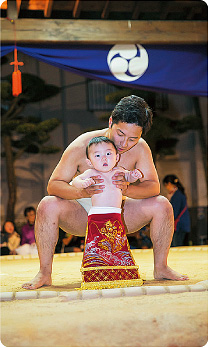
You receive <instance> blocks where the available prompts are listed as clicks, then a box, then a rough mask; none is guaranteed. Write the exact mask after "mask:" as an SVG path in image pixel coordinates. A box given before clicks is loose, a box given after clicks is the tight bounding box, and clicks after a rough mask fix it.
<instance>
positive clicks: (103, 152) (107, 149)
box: [89, 143, 119, 173]
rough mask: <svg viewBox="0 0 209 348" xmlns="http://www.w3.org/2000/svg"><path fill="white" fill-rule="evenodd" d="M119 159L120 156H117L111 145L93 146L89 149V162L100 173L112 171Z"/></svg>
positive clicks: (100, 144)
mask: <svg viewBox="0 0 209 348" xmlns="http://www.w3.org/2000/svg"><path fill="white" fill-rule="evenodd" d="M118 159H119V155H117V154H116V150H115V148H114V146H113V145H112V144H111V143H99V144H93V145H91V146H90V148H89V160H90V161H91V164H92V166H93V167H94V168H95V169H96V170H98V171H100V172H104V173H106V172H109V171H110V170H112V169H113V168H114V167H115V165H116V163H117V161H118Z"/></svg>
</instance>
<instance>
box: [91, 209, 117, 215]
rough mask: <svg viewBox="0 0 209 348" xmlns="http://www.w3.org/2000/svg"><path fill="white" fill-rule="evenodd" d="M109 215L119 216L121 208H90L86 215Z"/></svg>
mask: <svg viewBox="0 0 209 348" xmlns="http://www.w3.org/2000/svg"><path fill="white" fill-rule="evenodd" d="M109 213H117V214H121V208H117V207H91V209H90V211H89V213H88V215H92V214H109Z"/></svg>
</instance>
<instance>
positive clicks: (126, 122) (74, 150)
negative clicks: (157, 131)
mask: <svg viewBox="0 0 209 348" xmlns="http://www.w3.org/2000/svg"><path fill="white" fill-rule="evenodd" d="M151 124H152V112H151V109H150V108H149V106H148V104H147V103H146V102H145V101H144V100H143V99H142V98H140V97H137V96H134V95H132V96H128V97H125V98H122V99H121V101H120V102H119V103H118V104H117V105H116V107H115V108H114V110H113V112H112V115H111V117H110V118H109V127H108V128H105V129H102V130H96V131H92V132H87V133H84V134H82V135H80V136H79V137H78V138H77V139H75V140H74V141H73V142H72V143H71V144H70V145H69V146H68V147H67V149H66V150H65V151H64V153H63V155H62V157H61V160H60V161H59V163H58V165H57V166H56V168H55V169H54V171H53V173H52V175H51V177H50V179H49V183H48V188H47V189H48V193H49V196H46V197H44V198H43V199H42V200H41V202H40V203H39V206H38V208H37V215H36V223H35V235H36V243H37V247H38V251H39V259H40V270H39V272H38V274H37V275H36V276H35V278H34V279H32V281H30V282H27V283H25V284H23V285H22V287H23V288H25V289H37V288H39V287H41V286H43V285H51V273H52V262H53V255H54V250H55V246H56V243H57V239H58V226H60V227H61V228H62V229H63V230H64V231H66V232H69V233H71V234H74V235H78V236H84V235H85V231H86V225H87V212H88V211H89V209H90V207H91V203H90V201H91V196H92V195H95V194H97V193H98V194H99V193H101V192H103V189H104V181H103V179H101V177H100V176H95V177H93V179H94V181H95V184H93V185H91V186H89V187H87V188H82V189H77V188H75V187H73V186H72V185H69V183H70V182H71V180H72V179H73V177H74V176H75V175H76V174H81V173H83V172H84V171H85V170H87V169H89V168H90V167H89V166H88V164H87V162H86V146H87V145H88V143H89V141H90V140H91V139H92V138H93V137H97V136H106V137H108V138H110V139H111V140H113V142H114V143H115V145H116V148H117V151H118V154H119V155H120V159H119V162H118V165H119V166H121V167H123V168H125V169H127V170H134V169H136V168H140V170H141V172H142V173H143V178H142V179H140V181H139V180H138V181H137V183H133V184H129V183H128V182H127V181H126V180H125V177H124V173H123V172H121V173H116V174H115V175H114V176H113V177H112V180H113V181H112V182H113V184H115V185H116V187H118V188H120V189H121V190H122V193H123V195H124V196H125V197H126V199H124V202H123V209H122V216H123V219H124V221H123V222H124V225H125V227H126V230H127V234H130V233H133V232H135V231H137V230H139V229H141V228H142V227H143V226H145V225H147V224H148V223H150V236H151V239H152V243H153V253H154V278H155V279H171V280H187V279H188V277H187V276H185V275H181V274H179V273H177V272H175V271H174V270H172V269H171V268H170V267H168V265H167V257H168V253H169V248H170V244H171V240H172V236H173V231H174V218H173V209H172V206H171V204H170V203H169V201H168V200H167V199H166V198H165V197H163V196H160V195H159V193H160V184H159V179H158V175H157V171H156V168H155V166H154V163H153V159H152V154H151V150H150V148H149V146H148V144H147V143H146V141H145V140H144V139H143V138H142V137H141V136H142V133H144V134H145V133H146V132H147V131H148V130H149V129H150V127H151ZM142 264H143V262H142Z"/></svg>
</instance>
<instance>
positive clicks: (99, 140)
mask: <svg viewBox="0 0 209 348" xmlns="http://www.w3.org/2000/svg"><path fill="white" fill-rule="evenodd" d="M101 143H107V144H108V143H110V144H112V145H113V146H114V148H115V151H116V152H117V148H116V146H115V143H114V142H113V141H112V140H111V139H109V138H107V137H104V136H100V137H94V138H92V139H91V140H90V141H89V143H88V145H87V146H86V157H87V158H89V148H90V147H91V146H92V145H93V144H96V145H97V144H101Z"/></svg>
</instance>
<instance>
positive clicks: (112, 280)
mask: <svg viewBox="0 0 209 348" xmlns="http://www.w3.org/2000/svg"><path fill="white" fill-rule="evenodd" d="M86 155H87V163H88V164H89V166H91V167H92V169H87V170H86V171H85V172H84V173H82V174H80V175H78V176H77V177H75V178H74V179H73V181H72V185H73V186H75V187H76V188H86V187H88V186H91V185H92V184H95V182H94V180H93V179H92V176H98V175H100V176H101V178H102V179H103V180H104V186H105V188H104V189H103V192H101V193H98V194H95V195H93V196H92V198H91V201H92V208H91V209H90V211H89V214H88V226H87V235H86V245H85V250H84V256H83V261H82V268H81V272H82V278H83V279H82V284H81V288H82V289H100V288H110V287H118V286H119V287H122V286H139V285H142V280H141V279H140V276H139V273H138V266H136V264H135V261H134V259H133V256H132V254H131V252H130V248H129V244H128V240H127V237H126V234H125V228H124V225H123V222H122V220H121V203H122V192H121V190H120V189H119V188H118V187H117V186H116V185H114V184H113V183H112V176H113V175H114V174H115V173H116V172H117V171H119V172H124V174H125V179H126V180H127V181H128V182H131V183H132V182H135V181H137V180H138V179H140V178H142V174H141V172H140V171H139V170H138V169H135V170H133V171H128V170H126V169H124V168H122V167H117V166H116V164H117V162H118V161H119V155H118V154H117V149H116V147H115V144H114V143H113V141H112V140H110V139H109V138H107V137H104V136H100V137H95V138H93V139H91V140H90V142H89V144H88V146H87V148H86Z"/></svg>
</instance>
